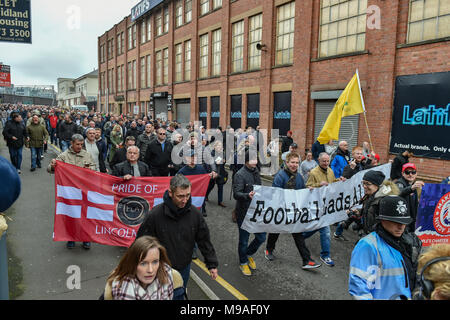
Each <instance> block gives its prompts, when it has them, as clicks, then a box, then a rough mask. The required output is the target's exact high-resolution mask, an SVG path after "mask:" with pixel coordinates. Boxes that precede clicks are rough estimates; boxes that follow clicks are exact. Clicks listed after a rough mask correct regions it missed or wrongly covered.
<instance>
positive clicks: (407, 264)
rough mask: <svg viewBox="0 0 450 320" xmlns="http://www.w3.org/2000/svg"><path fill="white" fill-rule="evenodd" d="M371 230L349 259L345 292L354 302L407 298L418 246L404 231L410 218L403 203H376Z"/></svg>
mask: <svg viewBox="0 0 450 320" xmlns="http://www.w3.org/2000/svg"><path fill="white" fill-rule="evenodd" d="M377 219H378V220H379V223H378V224H377V225H376V228H375V231H374V232H372V233H370V234H368V235H367V236H366V237H364V238H362V239H361V240H360V241H359V242H358V243H357V245H356V246H355V248H354V249H353V252H352V257H351V260H350V274H349V289H348V291H349V293H350V295H352V296H353V297H354V298H355V299H358V300H372V299H391V298H393V297H395V296H400V295H402V296H405V297H407V298H411V292H412V291H413V290H414V286H415V280H416V272H417V260H418V257H419V255H420V251H421V248H422V243H421V241H420V239H419V238H418V237H417V236H416V235H415V234H414V233H409V232H408V231H407V230H406V226H407V225H408V224H409V223H410V222H411V220H412V218H411V216H410V214H409V210H408V206H407V203H406V201H405V200H404V199H403V198H401V197H399V196H386V197H384V198H383V199H382V200H381V201H380V211H379V215H378V217H377Z"/></svg>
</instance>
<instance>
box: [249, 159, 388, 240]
mask: <svg viewBox="0 0 450 320" xmlns="http://www.w3.org/2000/svg"><path fill="white" fill-rule="evenodd" d="M369 170H376V171H381V172H383V173H384V175H385V176H386V179H389V177H390V172H391V164H390V163H388V164H384V165H382V166H378V167H375V168H372V169H369ZM369 170H365V171H361V172H358V173H357V174H355V175H354V176H353V177H352V178H351V179H348V180H346V181H339V182H335V183H331V184H329V185H328V186H325V187H321V188H315V189H312V190H309V189H302V190H289V189H281V188H274V187H265V186H255V187H254V191H255V195H254V196H253V200H252V202H251V204H250V207H249V209H248V211H247V214H246V216H245V219H244V222H243V223H242V229H244V230H246V231H248V232H250V233H258V232H269V233H297V232H306V231H313V230H317V229H320V228H322V227H325V226H329V225H331V224H333V223H336V222H340V221H344V220H346V219H347V218H348V216H347V213H346V210H348V209H349V208H350V207H353V206H356V205H358V202H359V200H360V199H361V198H362V197H363V196H364V189H363V186H362V183H361V182H362V178H363V176H364V174H365V173H366V172H367V171H369Z"/></svg>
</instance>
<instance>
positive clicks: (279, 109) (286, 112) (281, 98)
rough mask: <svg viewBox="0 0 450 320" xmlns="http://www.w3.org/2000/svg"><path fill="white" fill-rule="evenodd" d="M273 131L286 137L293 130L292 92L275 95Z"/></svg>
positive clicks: (276, 93)
mask: <svg viewBox="0 0 450 320" xmlns="http://www.w3.org/2000/svg"><path fill="white" fill-rule="evenodd" d="M273 106H274V110H273V129H278V130H279V133H278V134H279V135H280V136H285V135H286V134H287V132H288V131H289V130H290V129H291V91H286V92H275V93H274V103H273Z"/></svg>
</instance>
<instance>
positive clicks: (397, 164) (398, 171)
mask: <svg viewBox="0 0 450 320" xmlns="http://www.w3.org/2000/svg"><path fill="white" fill-rule="evenodd" d="M412 156H413V153H412V151H411V150H409V149H408V150H405V151H403V152H402V153H400V154H398V155H397V156H396V157H395V158H394V161H393V162H392V167H391V180H392V181H394V180H397V179H399V178H401V177H402V168H403V165H404V164H405V163H408V162H409V158H411V157H412Z"/></svg>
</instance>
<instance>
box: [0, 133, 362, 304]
mask: <svg viewBox="0 0 450 320" xmlns="http://www.w3.org/2000/svg"><path fill="white" fill-rule="evenodd" d="M0 155H2V156H3V157H5V158H7V159H9V154H8V150H7V148H6V147H5V145H4V142H3V141H1V142H0ZM54 157H56V151H53V149H51V148H49V151H48V152H47V153H46V154H45V157H44V160H43V162H42V169H37V171H35V172H30V170H29V168H30V151H29V150H28V149H24V151H23V164H22V174H21V175H20V177H21V179H22V192H21V195H20V198H19V199H18V200H17V201H16V203H15V204H14V205H13V207H11V208H10V209H9V210H8V211H7V214H8V215H10V216H11V218H12V219H13V220H14V221H12V222H10V223H9V229H8V233H7V238H8V243H9V256H10V259H9V263H10V278H14V279H13V280H14V281H12V282H13V285H11V288H10V292H13V294H12V299H19V300H36V299H38V300H41V299H42V300H95V299H98V297H99V296H100V295H101V293H102V291H103V288H104V286H105V281H106V278H107V276H108V274H109V272H110V271H111V270H112V269H113V268H114V267H115V266H116V265H117V263H118V261H119V259H120V257H121V256H122V254H123V253H124V252H125V249H124V248H119V247H111V246H104V245H99V244H92V248H91V249H90V250H85V249H83V248H82V247H81V243H77V245H76V248H75V249H73V250H70V251H69V250H67V249H66V247H65V243H63V242H54V241H53V240H52V233H53V221H54V177H53V176H52V175H50V174H48V173H47V171H46V166H47V165H48V164H49V162H50V160H51V159H52V158H54ZM265 184H267V185H270V182H269V181H266V182H265ZM230 187H231V183H230V182H228V183H227V184H226V185H225V192H224V194H225V196H224V197H225V201H224V202H225V204H226V205H227V208H222V207H219V206H218V205H217V189H214V190H213V191H212V193H211V195H210V199H209V202H208V203H207V207H206V208H207V214H208V216H207V217H206V221H207V223H208V226H209V229H210V233H211V240H212V243H213V244H214V246H215V249H216V252H217V256H218V259H219V275H220V279H219V281H212V280H211V279H210V278H209V276H208V274H207V273H206V272H205V270H204V269H202V268H201V264H202V263H201V261H195V262H194V263H192V271H193V273H194V274H192V275H191V280H190V281H189V286H188V295H189V298H190V299H191V300H207V299H221V300H237V299H250V300H346V299H350V296H349V294H348V291H347V286H348V269H349V268H348V265H349V261H350V255H351V251H352V249H353V244H354V242H355V240H356V234H354V233H353V232H352V231H346V233H345V234H346V236H347V237H348V238H349V239H350V241H348V242H340V241H335V240H333V239H332V240H331V255H332V258H333V259H334V260H335V263H336V266H335V267H328V266H326V265H322V267H320V268H318V269H315V270H312V271H305V270H302V269H301V265H302V261H301V258H300V255H299V253H298V252H297V249H296V247H295V245H294V241H293V239H292V236H291V235H289V234H282V235H280V238H279V240H278V242H277V248H276V251H275V255H276V257H277V259H276V260H275V261H272V262H269V261H267V260H266V259H265V258H264V252H263V249H264V247H261V249H260V250H259V251H258V252H257V254H256V255H255V256H254V258H255V261H256V264H257V270H256V271H254V272H253V275H252V276H250V277H245V276H243V275H242V274H241V272H240V270H239V260H238V254H237V245H238V228H237V225H236V224H235V223H233V222H232V220H231V210H232V208H233V206H234V200H230ZM331 228H332V232H333V231H334V229H335V227H334V226H332V227H331ZM250 239H252V236H251V238H250ZM307 245H308V247H309V248H310V250H311V253H312V256H313V259H315V260H316V261H317V262H319V261H320V259H319V254H320V240H319V234H318V233H317V234H315V235H314V236H312V237H311V238H309V239H308V240H307ZM199 257H200V259H199V260H202V256H201V254H199ZM74 270H75V272H77V271H79V272H80V276H81V283H80V288H79V289H77V288H73V282H71V279H72V278H71V276H72V275H74ZM71 283H72V284H71Z"/></svg>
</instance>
